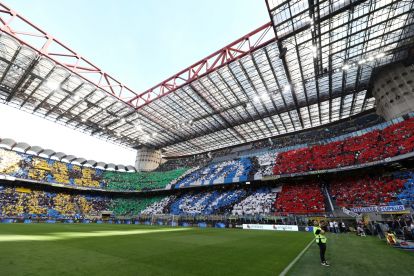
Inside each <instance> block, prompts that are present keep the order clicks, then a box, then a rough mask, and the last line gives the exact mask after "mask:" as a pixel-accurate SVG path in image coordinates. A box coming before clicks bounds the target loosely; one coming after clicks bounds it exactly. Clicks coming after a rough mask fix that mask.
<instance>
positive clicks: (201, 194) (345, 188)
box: [0, 171, 414, 218]
mask: <svg viewBox="0 0 414 276" xmlns="http://www.w3.org/2000/svg"><path fill="white" fill-rule="evenodd" d="M324 191H325V192H327V193H326V194H324ZM328 193H329V194H330V197H331V199H332V202H333V204H334V205H335V204H336V205H337V206H339V207H348V208H349V207H367V206H372V205H397V204H403V205H409V204H414V172H411V171H403V172H393V173H388V174H387V175H380V176H378V175H371V174H363V175H359V176H348V177H345V178H337V179H334V180H329V181H328V180H324V181H323V182H322V181H316V180H315V181H306V182H305V181H304V182H302V183H298V184H296V183H292V184H283V185H282V186H276V187H272V186H262V187H250V186H248V185H246V186H243V187H242V188H241V187H239V188H231V187H228V188H226V187H225V186H222V187H211V188H208V189H204V190H189V191H185V190H184V191H176V192H174V193H173V194H170V195H168V196H154V195H152V196H146V197H143V196H141V197H121V196H114V195H108V196H97V195H88V194H77V193H75V192H74V191H73V192H71V193H68V192H48V191H44V190H41V189H39V188H36V189H31V188H23V187H15V186H12V187H11V186H0V217H14V216H19V217H21V216H24V217H52V218H66V217H72V218H73V217H75V218H79V217H93V216H99V215H100V214H101V213H102V212H103V211H110V212H112V213H113V214H114V215H116V216H117V217H122V216H124V217H134V216H138V215H147V216H148V215H158V214H160V215H162V214H172V215H185V216H197V215H237V216H256V215H264V216H266V215H272V214H278V215H284V214H323V213H325V211H326V210H325V202H327V201H328V200H329V198H326V195H327V194H328Z"/></svg>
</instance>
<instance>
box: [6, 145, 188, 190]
mask: <svg viewBox="0 0 414 276" xmlns="http://www.w3.org/2000/svg"><path fill="white" fill-rule="evenodd" d="M187 170H188V168H185V167H184V168H179V169H174V170H172V171H164V172H137V173H132V172H114V171H104V170H102V169H98V168H88V167H84V166H79V165H75V164H69V163H65V162H61V161H57V160H52V159H45V158H41V157H36V156H32V155H29V154H24V153H20V152H15V151H11V150H7V149H1V148H0V174H5V175H10V176H14V177H18V178H22V179H29V180H37V181H41V182H47V183H59V184H64V185H69V186H75V187H76V186H79V187H88V188H100V189H112V190H126V191H130V190H134V191H140V190H147V189H162V188H165V187H166V185H167V184H169V183H170V182H172V181H173V180H174V179H177V178H178V177H179V176H181V175H182V174H183V173H185V172H186V171H187Z"/></svg>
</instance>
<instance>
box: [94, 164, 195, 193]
mask: <svg viewBox="0 0 414 276" xmlns="http://www.w3.org/2000/svg"><path fill="white" fill-rule="evenodd" d="M187 170H188V168H185V167H184V168H179V169H174V170H172V171H164V172H136V173H125V172H111V171H105V172H104V173H103V178H102V179H103V181H104V183H105V184H106V185H105V187H106V188H107V189H111V190H126V191H131V190H133V191H140V190H150V189H163V188H165V187H166V186H167V184H169V183H170V182H172V181H173V180H174V179H177V178H178V177H180V176H181V175H182V174H183V173H185V172H186V171H187Z"/></svg>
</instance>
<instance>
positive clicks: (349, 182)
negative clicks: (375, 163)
mask: <svg viewBox="0 0 414 276" xmlns="http://www.w3.org/2000/svg"><path fill="white" fill-rule="evenodd" d="M405 182H406V181H405V180H404V179H401V178H400V177H399V176H398V175H395V176H377V175H375V176H373V175H366V176H361V177H348V178H343V179H336V180H334V181H332V182H331V183H330V191H331V192H330V194H331V196H332V198H333V199H334V200H335V201H336V204H337V205H338V206H340V207H347V208H350V207H363V206H375V205H388V204H389V203H390V202H393V201H396V200H397V199H398V198H397V196H398V194H399V193H400V192H401V190H402V188H403V186H404V183H405Z"/></svg>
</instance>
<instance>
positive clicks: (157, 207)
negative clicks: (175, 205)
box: [141, 195, 176, 215]
mask: <svg viewBox="0 0 414 276" xmlns="http://www.w3.org/2000/svg"><path fill="white" fill-rule="evenodd" d="M175 199H176V196H174V195H171V196H167V197H165V198H163V199H162V200H160V201H157V202H154V203H153V204H151V205H150V206H148V207H147V208H145V209H144V210H143V211H142V212H141V214H143V215H160V214H163V213H164V209H165V207H167V206H168V204H170V203H172V202H173V201H174V200H175Z"/></svg>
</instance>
